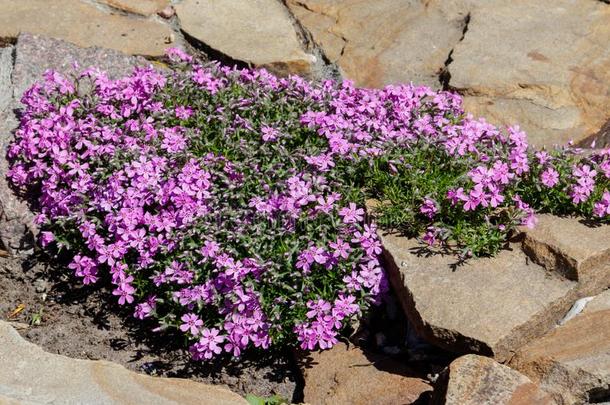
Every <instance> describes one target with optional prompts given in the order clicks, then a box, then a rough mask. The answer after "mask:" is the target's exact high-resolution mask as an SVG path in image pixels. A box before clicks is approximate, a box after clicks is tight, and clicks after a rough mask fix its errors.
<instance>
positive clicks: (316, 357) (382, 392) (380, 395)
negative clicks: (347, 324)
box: [302, 343, 432, 405]
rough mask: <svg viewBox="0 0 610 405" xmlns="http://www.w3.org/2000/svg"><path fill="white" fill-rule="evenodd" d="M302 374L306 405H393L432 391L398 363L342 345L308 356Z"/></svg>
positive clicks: (414, 399)
mask: <svg viewBox="0 0 610 405" xmlns="http://www.w3.org/2000/svg"><path fill="white" fill-rule="evenodd" d="M302 371H303V377H304V380H305V387H304V402H305V403H307V404H316V405H323V404H328V405H334V404H353V405H368V404H378V405H394V404H399V403H413V402H415V401H416V400H417V399H418V398H420V397H422V396H426V395H429V394H430V391H432V387H431V386H430V385H429V384H427V383H426V382H425V381H423V380H422V379H421V378H418V377H416V376H415V375H414V373H413V372H412V371H410V370H409V369H408V368H407V367H405V366H404V365H403V364H401V363H400V362H398V361H395V360H392V359H390V358H388V357H387V356H383V355H374V354H365V353H364V352H363V351H362V349H360V348H358V347H355V346H350V347H348V346H347V345H346V344H344V343H339V344H337V345H335V346H334V347H333V348H332V349H330V350H325V351H321V352H314V353H311V354H310V355H309V356H308V358H307V359H306V363H305V366H304V367H302Z"/></svg>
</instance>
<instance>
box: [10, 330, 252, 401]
mask: <svg viewBox="0 0 610 405" xmlns="http://www.w3.org/2000/svg"><path fill="white" fill-rule="evenodd" d="M0 363H1V364H2V367H0V400H1V402H2V403H5V402H6V403H9V404H10V403H19V404H36V405H41V404H105V405H106V404H117V405H118V404H147V405H148V404H155V405H157V404H158V405H161V404H163V405H165V404H167V405H169V404H173V405H177V404H210V405H212V404H213V405H233V404H247V402H246V400H245V399H243V398H241V397H240V396H239V395H237V394H235V393H232V392H231V391H229V390H228V389H225V388H222V387H218V386H212V385H207V384H203V383H198V382H194V381H190V380H185V379H179V378H158V377H150V376H147V375H143V374H137V373H134V372H132V371H128V370H127V369H125V368H124V367H122V366H119V365H118V364H114V363H110V362H107V361H91V360H78V359H71V358H68V357H65V356H60V355H56V354H51V353H47V352H45V351H43V350H42V349H41V348H40V347H38V346H36V345H34V344H32V343H29V342H27V341H25V340H24V339H23V338H22V337H21V336H19V334H18V333H17V331H15V330H14V329H13V328H12V327H11V326H10V325H9V324H8V323H6V322H4V321H0Z"/></svg>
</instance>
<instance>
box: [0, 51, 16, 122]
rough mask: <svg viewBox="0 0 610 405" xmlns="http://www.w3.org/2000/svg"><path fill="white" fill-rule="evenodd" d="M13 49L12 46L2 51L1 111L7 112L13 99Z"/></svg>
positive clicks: (0, 77) (0, 73)
mask: <svg viewBox="0 0 610 405" xmlns="http://www.w3.org/2000/svg"><path fill="white" fill-rule="evenodd" d="M13 49H14V48H13V47H12V46H8V47H6V48H1V49H0V111H5V110H6V109H7V108H8V106H9V104H10V102H11V99H12V94H13V93H12V89H11V73H12V72H13Z"/></svg>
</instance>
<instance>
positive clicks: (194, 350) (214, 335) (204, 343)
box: [190, 328, 225, 360]
mask: <svg viewBox="0 0 610 405" xmlns="http://www.w3.org/2000/svg"><path fill="white" fill-rule="evenodd" d="M224 341H225V337H224V336H222V335H220V331H219V330H218V329H216V328H211V329H208V328H205V329H203V330H202V331H201V338H200V339H199V341H198V342H197V343H195V344H194V345H192V346H191V348H190V352H191V355H192V357H193V359H194V360H209V359H211V358H212V357H213V356H215V355H218V354H220V353H221V352H222V347H221V346H220V345H221V344H222V343H223V342H224Z"/></svg>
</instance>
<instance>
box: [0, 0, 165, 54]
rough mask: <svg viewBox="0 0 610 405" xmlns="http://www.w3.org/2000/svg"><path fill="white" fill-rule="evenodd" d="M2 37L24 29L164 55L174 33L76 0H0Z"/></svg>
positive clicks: (86, 44) (131, 51)
mask: <svg viewBox="0 0 610 405" xmlns="http://www.w3.org/2000/svg"><path fill="white" fill-rule="evenodd" d="M0 9H2V13H0V37H12V38H15V37H17V36H18V35H19V33H21V32H30V33H34V34H40V35H47V36H50V37H55V38H60V39H64V40H66V41H68V42H72V43H74V44H76V45H79V46H83V47H90V46H99V47H104V48H110V49H116V50H119V51H122V52H125V53H128V54H135V55H148V56H159V55H163V54H164V52H165V49H166V48H167V47H170V46H172V44H171V43H168V42H167V39H168V38H169V37H170V36H171V33H172V32H171V29H170V28H169V26H168V25H166V24H163V23H160V22H156V21H152V20H146V19H143V18H130V17H128V16H124V15H119V14H116V13H107V12H104V11H103V10H100V9H99V8H97V7H95V6H94V5H91V4H87V3H85V2H82V1H73V0H53V1H47V0H19V1H13V0H0Z"/></svg>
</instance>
